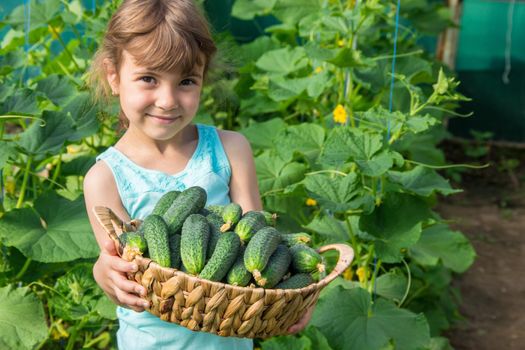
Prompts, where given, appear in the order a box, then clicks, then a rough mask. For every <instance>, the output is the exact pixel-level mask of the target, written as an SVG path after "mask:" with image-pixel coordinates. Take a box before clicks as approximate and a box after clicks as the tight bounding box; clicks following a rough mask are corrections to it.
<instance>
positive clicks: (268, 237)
mask: <svg viewBox="0 0 525 350" xmlns="http://www.w3.org/2000/svg"><path fill="white" fill-rule="evenodd" d="M280 242H281V234H280V233H279V232H278V231H277V230H276V229H275V228H273V227H264V228H262V229H260V230H259V231H257V233H255V235H254V236H253V237H252V239H251V240H250V242H248V244H247V246H246V251H245V253H244V266H246V269H247V270H248V271H250V272H251V273H252V275H253V277H255V278H258V277H260V273H261V271H262V270H264V268H265V267H266V264H267V263H268V260H269V259H270V256H271V255H272V254H273V252H274V251H275V250H276V249H277V246H278V245H279V243H280Z"/></svg>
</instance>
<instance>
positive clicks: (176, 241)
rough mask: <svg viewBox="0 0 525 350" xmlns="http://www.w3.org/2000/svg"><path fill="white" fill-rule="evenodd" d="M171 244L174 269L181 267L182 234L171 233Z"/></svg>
mask: <svg viewBox="0 0 525 350" xmlns="http://www.w3.org/2000/svg"><path fill="white" fill-rule="evenodd" d="M168 241H169V245H170V259H171V266H170V267H172V268H174V269H179V268H180V263H181V259H180V235H170V237H169V240H168Z"/></svg>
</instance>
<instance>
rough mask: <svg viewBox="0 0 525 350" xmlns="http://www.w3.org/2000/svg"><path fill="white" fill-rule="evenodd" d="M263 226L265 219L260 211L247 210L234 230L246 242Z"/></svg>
mask: <svg viewBox="0 0 525 350" xmlns="http://www.w3.org/2000/svg"><path fill="white" fill-rule="evenodd" d="M265 226H267V225H266V220H265V218H264V215H263V214H262V213H261V212H257V211H249V212H247V213H246V214H244V215H243V217H242V218H241V220H239V222H238V223H237V225H236V226H235V230H234V231H235V233H236V234H238V235H239V237H240V238H241V240H242V241H243V242H245V243H246V242H248V241H249V240H250V239H251V238H252V237H253V235H254V234H255V233H256V232H257V231H259V230H260V229H262V228H263V227H265Z"/></svg>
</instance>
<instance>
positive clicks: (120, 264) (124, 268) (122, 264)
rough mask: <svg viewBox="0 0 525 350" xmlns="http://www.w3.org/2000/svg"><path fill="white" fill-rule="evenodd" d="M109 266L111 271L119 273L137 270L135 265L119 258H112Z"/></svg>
mask: <svg viewBox="0 0 525 350" xmlns="http://www.w3.org/2000/svg"><path fill="white" fill-rule="evenodd" d="M110 266H111V268H112V269H113V270H115V271H119V272H136V271H137V270H138V266H137V264H136V263H134V262H129V261H126V260H124V259H122V258H119V257H113V258H112V259H111V261H110Z"/></svg>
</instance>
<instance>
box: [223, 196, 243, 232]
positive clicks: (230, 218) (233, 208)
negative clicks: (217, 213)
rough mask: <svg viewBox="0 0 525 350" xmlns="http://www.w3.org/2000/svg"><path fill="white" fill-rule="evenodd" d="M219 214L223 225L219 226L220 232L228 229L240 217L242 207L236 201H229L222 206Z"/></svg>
mask: <svg viewBox="0 0 525 350" xmlns="http://www.w3.org/2000/svg"><path fill="white" fill-rule="evenodd" d="M221 216H222V219H223V220H224V225H222V226H221V232H226V231H229V230H230V229H231V228H232V227H233V226H234V225H235V224H236V223H238V222H239V220H240V219H241V216H242V208H241V206H240V205H239V204H237V203H230V204H228V205H226V206H225V207H224V209H223V211H222V215H221Z"/></svg>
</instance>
